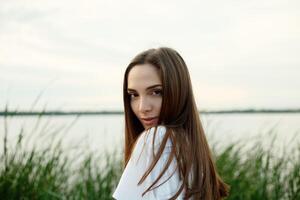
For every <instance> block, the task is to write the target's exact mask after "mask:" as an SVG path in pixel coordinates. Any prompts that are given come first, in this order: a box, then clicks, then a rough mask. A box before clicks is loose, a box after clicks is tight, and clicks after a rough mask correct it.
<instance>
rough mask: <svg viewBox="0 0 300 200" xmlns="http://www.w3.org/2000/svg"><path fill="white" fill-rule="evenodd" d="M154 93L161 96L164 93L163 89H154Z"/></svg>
mask: <svg viewBox="0 0 300 200" xmlns="http://www.w3.org/2000/svg"><path fill="white" fill-rule="evenodd" d="M152 94H153V95H155V96H161V95H162V91H161V90H154V91H153V92H152Z"/></svg>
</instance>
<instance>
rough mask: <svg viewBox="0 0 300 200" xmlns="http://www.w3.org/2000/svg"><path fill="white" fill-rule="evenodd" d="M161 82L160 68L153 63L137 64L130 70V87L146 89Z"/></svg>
mask: <svg viewBox="0 0 300 200" xmlns="http://www.w3.org/2000/svg"><path fill="white" fill-rule="evenodd" d="M161 84H162V82H161V79H160V74H159V70H158V69H157V67H155V66H153V65H151V64H142V65H136V66H134V67H133V68H132V69H131V70H130V71H129V74H128V79H127V85H128V89H146V88H147V87H149V86H152V85H161Z"/></svg>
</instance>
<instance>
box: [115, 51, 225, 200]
mask: <svg viewBox="0 0 300 200" xmlns="http://www.w3.org/2000/svg"><path fill="white" fill-rule="evenodd" d="M123 100H124V109H125V169H124V171H123V174H122V177H121V179H120V182H119V184H118V186H117V188H116V190H115V192H114V194H113V197H114V198H115V199H117V200H143V199H149V200H150V199H151V200H152V199H153V200H155V199H159V200H161V199H204V200H211V199H222V198H223V197H226V196H227V195H228V187H227V185H226V184H225V183H224V182H223V181H222V180H221V178H220V177H219V176H218V174H217V172H216V168H215V165H214V162H213V160H212V156H211V152H210V149H209V146H208V144H207V140H206V138H205V134H204V130H203V128H202V125H201V122H200V119H199V113H198V110H197V107H196V104H195V100H194V95H193V91H192V85H191V80H190V76H189V72H188V69H187V66H186V64H185V62H184V60H183V59H182V57H181V56H180V55H179V54H178V53H177V52H176V51H175V50H173V49H171V48H166V47H163V48H158V49H149V50H147V51H144V52H142V53H140V54H138V55H137V56H136V57H135V58H134V59H133V60H132V62H131V63H130V64H129V65H128V67H127V69H126V71H125V76H124V85H123Z"/></svg>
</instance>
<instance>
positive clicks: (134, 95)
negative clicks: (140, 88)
mask: <svg viewBox="0 0 300 200" xmlns="http://www.w3.org/2000/svg"><path fill="white" fill-rule="evenodd" d="M128 96H129V97H130V99H134V98H136V97H137V96H138V95H137V94H134V93H131V94H130V93H128Z"/></svg>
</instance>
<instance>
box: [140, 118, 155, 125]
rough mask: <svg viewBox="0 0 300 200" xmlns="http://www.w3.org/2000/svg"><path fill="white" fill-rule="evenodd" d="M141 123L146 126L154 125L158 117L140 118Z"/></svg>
mask: <svg viewBox="0 0 300 200" xmlns="http://www.w3.org/2000/svg"><path fill="white" fill-rule="evenodd" d="M141 120H142V122H143V124H145V125H147V126H151V125H155V124H157V122H158V117H149V118H141Z"/></svg>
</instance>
